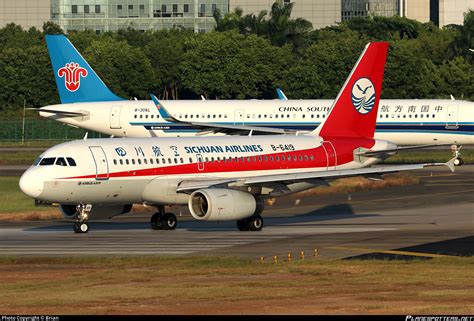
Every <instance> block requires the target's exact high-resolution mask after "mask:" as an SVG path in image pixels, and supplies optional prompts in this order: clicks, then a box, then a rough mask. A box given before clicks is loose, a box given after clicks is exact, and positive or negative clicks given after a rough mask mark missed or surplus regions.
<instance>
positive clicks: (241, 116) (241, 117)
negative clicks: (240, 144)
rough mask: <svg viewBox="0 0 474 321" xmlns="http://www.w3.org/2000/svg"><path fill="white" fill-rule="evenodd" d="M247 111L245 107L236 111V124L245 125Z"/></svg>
mask: <svg viewBox="0 0 474 321" xmlns="http://www.w3.org/2000/svg"><path fill="white" fill-rule="evenodd" d="M244 114H245V111H244V110H243V109H237V110H236V111H235V113H234V125H244V122H245V119H244Z"/></svg>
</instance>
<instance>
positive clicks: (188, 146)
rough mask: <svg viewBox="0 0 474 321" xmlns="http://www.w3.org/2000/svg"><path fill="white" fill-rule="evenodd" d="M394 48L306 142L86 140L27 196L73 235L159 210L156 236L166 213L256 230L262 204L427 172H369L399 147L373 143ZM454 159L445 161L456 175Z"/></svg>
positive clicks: (59, 152) (46, 167)
mask: <svg viewBox="0 0 474 321" xmlns="http://www.w3.org/2000/svg"><path fill="white" fill-rule="evenodd" d="M387 47H388V43H385V42H379V43H370V44H368V45H367V46H366V48H365V50H364V52H363V53H362V55H361V57H360V58H359V60H358V61H357V63H356V65H355V67H354V68H353V70H352V72H351V74H350V75H349V77H348V79H347V80H346V82H345V84H344V86H343V87H342V89H341V91H340V92H339V94H338V96H337V98H336V100H335V101H334V103H333V105H332V107H331V110H330V112H329V114H328V116H327V117H326V118H325V120H324V121H323V122H322V124H321V125H320V126H319V127H318V128H317V129H316V130H314V131H312V132H311V133H309V134H302V135H263V136H212V137H181V138H163V137H159V138H139V139H138V138H114V139H87V140H80V141H74V142H68V143H64V144H60V145H57V146H55V147H52V148H50V149H48V150H47V151H45V152H44V153H43V154H42V155H41V156H40V157H39V158H38V160H37V161H36V162H35V163H34V165H33V166H31V167H30V168H29V169H28V170H27V171H26V172H25V173H24V174H23V176H22V177H21V180H20V187H21V189H22V191H23V192H24V193H26V194H27V195H29V196H31V197H33V198H35V199H38V200H41V201H46V202H54V203H59V204H61V205H60V209H61V211H62V213H63V214H64V216H65V217H69V218H75V219H76V223H75V224H74V231H75V232H77V233H80V232H87V231H88V229H89V226H88V220H89V219H94V218H109V217H112V216H115V215H120V214H123V213H126V212H128V211H130V209H131V206H132V204H134V203H140V204H147V205H149V206H154V207H156V208H157V209H158V212H157V213H155V214H154V215H153V216H152V218H151V225H152V227H153V228H154V229H174V228H175V227H176V225H177V220H176V216H175V215H174V214H172V213H165V211H164V206H165V205H173V204H179V205H185V204H188V206H189V210H190V212H191V215H192V216H193V217H194V218H195V219H197V220H210V221H228V220H235V221H237V227H238V228H239V230H251V231H259V230H261V229H262V227H263V219H262V216H261V213H262V212H263V209H264V199H265V198H269V197H271V198H273V197H279V196H283V195H288V194H290V193H294V192H298V191H302V190H306V189H310V188H313V187H317V186H327V185H328V182H330V181H331V180H333V179H337V178H341V177H350V176H358V175H362V176H366V177H370V178H375V179H380V178H381V176H382V175H383V174H385V173H393V172H398V171H406V170H414V169H421V168H423V167H425V166H429V165H438V164H416V165H399V166H380V167H371V165H374V164H376V163H378V162H380V161H381V160H383V159H385V158H386V157H388V156H389V155H390V154H393V153H395V152H397V151H398V150H400V149H403V148H398V147H397V146H396V145H395V144H393V143H391V142H388V141H383V140H378V139H374V131H375V122H376V118H377V111H378V108H379V98H380V92H381V87H382V79H383V73H384V66H385V60H386V54H387ZM452 163H453V160H451V161H450V162H448V163H446V164H445V165H448V166H449V167H450V168H451V169H452V168H453V167H452V165H453V164H452Z"/></svg>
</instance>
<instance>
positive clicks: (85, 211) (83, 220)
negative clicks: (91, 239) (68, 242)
mask: <svg viewBox="0 0 474 321" xmlns="http://www.w3.org/2000/svg"><path fill="white" fill-rule="evenodd" d="M76 208H77V213H78V215H77V220H76V222H75V223H74V225H73V227H72V229H73V231H74V233H87V232H89V224H88V223H87V221H88V219H89V213H90V211H91V210H92V205H91V204H79V205H77V207H76Z"/></svg>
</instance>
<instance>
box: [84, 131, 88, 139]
mask: <svg viewBox="0 0 474 321" xmlns="http://www.w3.org/2000/svg"><path fill="white" fill-rule="evenodd" d="M88 135H89V132H86V134H85V135H84V138H83V140H87V136H88Z"/></svg>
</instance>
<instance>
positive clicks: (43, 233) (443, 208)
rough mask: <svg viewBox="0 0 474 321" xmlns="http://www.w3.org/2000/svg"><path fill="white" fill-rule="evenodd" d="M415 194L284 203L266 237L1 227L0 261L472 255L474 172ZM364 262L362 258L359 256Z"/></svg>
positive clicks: (427, 173) (437, 177) (271, 214)
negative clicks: (47, 257)
mask: <svg viewBox="0 0 474 321" xmlns="http://www.w3.org/2000/svg"><path fill="white" fill-rule="evenodd" d="M416 175H417V176H418V177H420V180H421V183H420V184H417V185H411V186H403V187H391V188H385V189H380V190H372V191H362V192H356V193H351V194H347V193H337V194H333V195H322V196H310V197H305V198H301V199H298V198H297V197H294V196H291V197H286V198H282V199H277V201H276V202H275V204H274V205H273V206H269V207H267V208H266V210H265V212H264V219H265V227H264V230H263V231H261V232H239V231H237V229H236V226H235V222H198V221H194V220H192V219H191V218H190V216H189V214H188V213H187V211H186V209H184V208H183V209H182V216H179V209H176V211H175V213H176V214H177V215H178V221H179V222H178V228H177V229H176V230H175V231H154V230H151V229H150V227H149V223H148V220H149V217H150V214H148V213H140V214H133V215H123V216H121V217H117V218H114V219H112V220H109V221H102V222H91V224H90V231H89V233H87V234H75V233H73V231H72V226H71V223H70V222H66V221H55V222H24V223H23V222H22V223H6V222H2V223H0V255H231V256H242V257H248V258H252V259H259V257H260V256H264V257H266V259H267V260H269V259H270V258H271V257H273V256H274V255H278V256H279V257H280V258H281V259H283V258H286V255H287V253H289V252H291V253H292V254H293V257H296V258H297V257H298V256H299V253H300V252H301V251H305V258H306V259H309V258H313V255H314V250H315V249H317V250H318V254H319V256H321V257H331V258H348V257H349V258H351V257H361V258H362V257H375V256H377V255H378V256H380V255H382V256H383V255H385V257H387V258H430V257H437V256H452V255H454V256H456V255H462V256H470V255H473V254H474V165H466V166H462V167H460V168H457V171H456V173H454V174H452V173H450V172H449V170H448V169H447V168H442V167H440V168H428V169H425V170H422V171H418V172H416ZM361 255H362V256H361Z"/></svg>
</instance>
